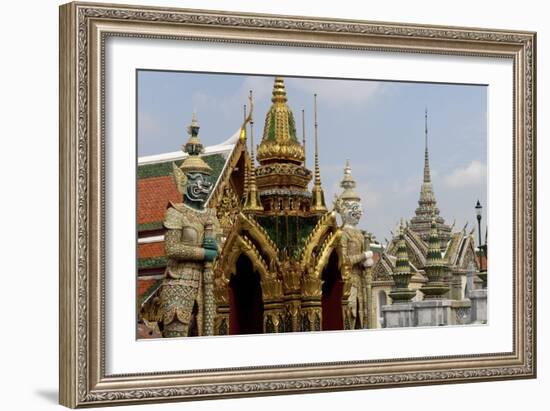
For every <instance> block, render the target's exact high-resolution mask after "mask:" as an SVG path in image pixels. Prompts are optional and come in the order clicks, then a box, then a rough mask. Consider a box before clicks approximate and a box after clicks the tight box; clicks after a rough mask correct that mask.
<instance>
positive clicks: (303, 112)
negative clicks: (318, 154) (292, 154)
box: [302, 109, 306, 167]
mask: <svg viewBox="0 0 550 411" xmlns="http://www.w3.org/2000/svg"><path fill="white" fill-rule="evenodd" d="M302 146H303V147H304V167H305V166H306V114H305V110H304V109H302Z"/></svg>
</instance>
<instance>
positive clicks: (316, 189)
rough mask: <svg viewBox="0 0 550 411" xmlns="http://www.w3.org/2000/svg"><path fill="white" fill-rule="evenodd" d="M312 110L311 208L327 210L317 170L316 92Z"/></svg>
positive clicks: (319, 172)
mask: <svg viewBox="0 0 550 411" xmlns="http://www.w3.org/2000/svg"><path fill="white" fill-rule="evenodd" d="M313 112H314V119H315V120H314V121H315V123H314V125H315V180H314V182H313V190H312V194H313V204H312V205H311V210H312V211H327V206H326V205H325V193H324V192H323V188H322V187H321V171H320V170H319V137H318V128H319V123H318V122H317V94H314V95H313Z"/></svg>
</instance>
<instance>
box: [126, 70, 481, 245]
mask: <svg viewBox="0 0 550 411" xmlns="http://www.w3.org/2000/svg"><path fill="white" fill-rule="evenodd" d="M285 80H286V87H287V95H288V99H289V101H288V104H289V106H290V108H291V109H292V110H293V111H294V116H295V118H296V121H297V125H298V126H299V127H298V129H299V130H300V135H301V110H302V109H305V113H306V140H307V143H306V146H307V157H308V158H307V166H308V168H310V169H312V168H313V94H314V93H317V95H318V97H317V103H318V121H319V146H320V149H319V157H320V166H321V180H322V182H323V188H324V189H325V196H326V200H327V203H330V204H331V203H332V199H333V196H334V193H339V192H340V187H339V182H340V180H341V178H342V176H343V167H344V164H345V161H346V159H349V161H350V164H351V166H352V172H353V176H354V178H355V180H356V181H357V192H358V194H359V195H360V196H361V198H362V202H363V207H364V210H365V213H364V215H363V218H362V219H361V222H360V224H359V225H360V227H361V228H364V229H367V230H369V231H371V232H373V233H374V234H375V235H376V237H377V239H378V240H379V241H381V242H384V239H385V238H388V239H389V238H390V230H393V229H394V227H395V226H396V224H397V222H398V221H399V219H400V218H401V217H403V218H405V219H410V217H412V216H413V215H414V210H415V208H416V206H417V202H418V197H419V192H420V185H421V182H422V171H423V162H424V109H425V108H426V107H427V108H428V129H429V131H428V138H429V150H430V165H431V170H432V181H433V185H434V191H435V195H436V199H437V202H438V207H439V209H440V210H441V215H442V216H443V217H444V218H445V219H446V221H447V222H448V223H449V224H452V223H453V221H456V227H457V228H462V226H463V225H464V224H465V223H466V222H469V227H470V228H471V227H473V226H472V224H474V223H476V221H475V214H474V205H475V202H476V200H477V199H478V198H479V200H480V201H481V202H482V204H483V205H484V206H486V193H487V172H486V165H487V119H486V116H487V94H486V91H487V90H486V87H485V86H480V85H451V84H426V83H403V82H381V81H366V80H336V79H310V78H285ZM272 87H273V77H269V76H246V75H226V74H204V73H185V72H162V71H139V72H138V108H137V109H138V123H137V124H138V155H139V156H146V155H151V154H160V153H165V152H171V151H176V150H178V149H179V148H180V147H181V145H182V144H183V143H184V142H185V141H186V140H187V132H186V129H187V126H188V124H189V122H190V120H191V115H192V112H193V111H196V112H197V116H198V119H199V123H200V126H201V130H200V137H201V139H202V141H203V144H205V145H213V144H217V143H220V142H222V141H224V140H226V139H227V138H229V137H230V136H231V135H232V134H233V133H234V132H235V131H236V130H237V129H238V128H239V127H240V125H241V123H242V118H243V104H246V103H247V97H248V91H249V90H253V92H254V102H255V110H254V114H255V142H256V143H259V142H260V139H261V136H262V133H263V124H264V118H265V114H266V112H267V110H268V109H269V106H270V104H271V90H272ZM484 219H485V215H484ZM476 224H477V223H476ZM476 238H477V236H476Z"/></svg>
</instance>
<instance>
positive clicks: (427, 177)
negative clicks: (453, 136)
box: [424, 107, 431, 183]
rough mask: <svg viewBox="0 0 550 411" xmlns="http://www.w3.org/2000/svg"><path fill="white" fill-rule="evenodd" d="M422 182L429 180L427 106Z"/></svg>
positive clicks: (426, 112)
mask: <svg viewBox="0 0 550 411" xmlns="http://www.w3.org/2000/svg"><path fill="white" fill-rule="evenodd" d="M424 182H425V183H429V182H431V176H430V157H429V153H428V108H427V107H426V109H425V111H424Z"/></svg>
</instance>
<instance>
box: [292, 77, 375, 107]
mask: <svg viewBox="0 0 550 411" xmlns="http://www.w3.org/2000/svg"><path fill="white" fill-rule="evenodd" d="M286 82H287V83H288V84H292V86H293V87H295V88H297V89H299V90H302V91H304V92H307V93H310V94H314V93H317V95H318V96H319V99H322V100H323V103H324V104H329V105H340V104H342V103H352V104H359V103H366V102H368V101H370V100H372V99H373V97H375V96H377V95H378V94H379V93H381V92H382V90H383V87H382V83H380V82H371V81H336V80H330V79H322V80H304V79H299V78H289V79H286Z"/></svg>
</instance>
